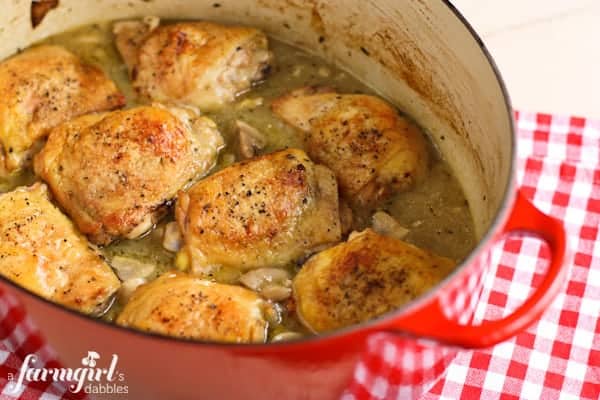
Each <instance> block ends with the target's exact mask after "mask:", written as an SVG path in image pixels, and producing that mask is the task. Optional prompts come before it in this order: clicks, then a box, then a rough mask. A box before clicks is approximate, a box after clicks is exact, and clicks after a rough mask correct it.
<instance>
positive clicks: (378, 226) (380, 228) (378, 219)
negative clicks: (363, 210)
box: [373, 211, 410, 240]
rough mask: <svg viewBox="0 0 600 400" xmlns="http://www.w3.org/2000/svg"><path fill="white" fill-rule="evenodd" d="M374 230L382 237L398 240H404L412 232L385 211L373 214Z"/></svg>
mask: <svg viewBox="0 0 600 400" xmlns="http://www.w3.org/2000/svg"><path fill="white" fill-rule="evenodd" d="M373 230H374V231H375V232H377V233H379V234H381V235H384V236H389V237H391V238H394V239H398V240H402V239H404V238H405V237H406V235H408V232H410V231H409V230H408V229H406V228H405V227H403V226H402V225H400V224H399V223H398V221H396V220H395V219H394V217H392V216H391V215H390V214H388V213H386V212H384V211H377V212H376V213H375V214H373Z"/></svg>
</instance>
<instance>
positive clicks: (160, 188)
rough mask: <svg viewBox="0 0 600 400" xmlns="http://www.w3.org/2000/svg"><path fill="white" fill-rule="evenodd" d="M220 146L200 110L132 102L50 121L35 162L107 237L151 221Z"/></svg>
mask: <svg viewBox="0 0 600 400" xmlns="http://www.w3.org/2000/svg"><path fill="white" fill-rule="evenodd" d="M222 146H223V138H222V137H221V135H220V133H219V131H218V130H217V127H216V125H215V124H214V122H213V121H212V120H210V119H208V118H206V117H198V116H197V115H195V114H194V113H192V112H190V111H188V110H184V109H180V108H165V107H162V106H158V105H157V106H152V107H149V106H146V107H137V108H132V109H129V110H125V111H114V112H112V113H101V114H90V115H86V116H83V117H80V118H77V119H74V120H72V121H70V122H67V123H65V124H62V125H60V126H58V127H56V128H55V129H54V130H53V131H52V132H51V133H50V135H49V137H48V143H47V144H46V146H45V147H44V149H43V150H42V151H41V152H40V153H39V154H38V155H37V156H36V158H35V165H34V167H35V171H36V173H37V174H38V175H39V176H40V177H42V179H44V180H45V181H46V182H47V183H48V185H49V186H50V189H51V190H52V192H53V194H54V196H55V197H56V199H57V201H58V202H59V203H60V205H61V206H62V207H63V209H64V210H65V211H66V212H67V214H69V215H70V216H71V217H72V218H73V220H74V222H75V224H76V225H77V226H78V227H79V229H80V230H81V231H82V232H83V233H85V234H87V235H88V237H89V238H90V240H91V241H92V242H94V243H96V244H102V245H105V244H108V243H110V242H111V241H113V240H114V239H117V238H121V237H125V238H135V237H138V236H140V235H142V234H143V233H145V232H147V231H148V230H149V229H151V228H152V226H153V225H154V224H155V223H156V222H157V221H158V219H159V218H160V217H161V216H162V215H164V213H165V212H166V210H167V207H168V205H169V204H170V203H171V201H172V200H173V198H174V197H175V196H176V194H177V191H178V190H179V189H181V188H183V187H186V186H187V185H189V184H190V183H191V182H192V181H193V180H195V179H197V178H200V177H202V176H203V175H205V174H206V173H207V172H208V171H209V170H210V169H211V168H212V167H213V166H214V164H215V162H216V158H217V154H218V152H219V150H220V149H221V147H222Z"/></svg>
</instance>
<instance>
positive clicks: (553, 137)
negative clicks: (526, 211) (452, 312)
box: [0, 113, 600, 400]
mask: <svg viewBox="0 0 600 400" xmlns="http://www.w3.org/2000/svg"><path fill="white" fill-rule="evenodd" d="M516 117H517V121H518V130H519V156H518V181H519V184H520V185H521V186H522V187H523V189H524V191H525V194H526V195H527V196H528V197H529V198H531V199H533V202H534V203H535V205H536V206H537V207H538V208H539V209H540V210H542V211H543V212H545V213H547V214H550V215H553V216H555V217H557V218H559V219H561V220H563V221H564V224H565V227H566V229H567V231H568V236H569V242H568V243H569V247H570V250H571V251H570V253H571V257H570V258H569V259H568V260H567V263H569V266H570V270H569V276H568V281H567V282H566V283H565V285H564V290H563V292H562V293H561V294H560V295H559V296H558V298H557V299H556V300H555V301H554V303H553V304H552V306H551V307H550V308H549V309H548V310H547V311H546V313H545V314H544V315H543V317H542V319H541V320H540V321H539V322H538V323H536V324H535V325H534V326H532V327H531V328H529V329H528V330H527V331H526V332H524V333H522V334H520V335H518V336H517V337H515V338H514V339H512V340H509V341H507V342H504V343H502V344H500V345H497V346H495V347H493V348H491V349H487V350H479V351H459V352H458V353H457V354H456V356H455V358H453V360H452V362H451V363H450V366H449V367H448V368H447V369H446V371H445V372H444V373H443V374H442V375H441V377H440V378H439V379H438V380H436V381H433V382H431V383H430V384H428V386H427V387H422V388H418V390H419V391H420V392H419V393H415V391H413V393H412V395H415V394H418V395H419V398H421V399H425V400H430V399H469V400H471V399H486V400H487V399H502V400H509V399H526V400H537V399H542V400H550V399H565V400H567V399H573V400H575V399H589V400H598V399H600V236H599V235H598V229H599V226H600V121H591V120H585V119H582V118H568V117H559V116H550V115H545V114H526V113H517V115H516ZM548 256H549V254H548V249H547V247H546V246H545V245H544V244H543V242H540V241H538V240H535V239H532V238H528V237H523V236H511V237H508V238H506V240H504V241H503V242H501V243H499V244H498V245H497V246H496V247H495V249H494V250H493V252H492V254H491V260H492V261H493V263H492V264H493V266H494V267H493V271H492V272H494V271H495V273H492V274H490V278H489V279H488V280H487V281H486V282H485V286H484V290H483V297H482V301H481V303H480V304H479V306H478V308H477V311H476V314H475V320H482V319H497V318H500V317H502V316H504V315H506V314H508V313H509V312H510V311H511V310H514V309H515V308H516V307H517V306H518V305H519V304H521V302H522V301H523V300H524V299H525V298H526V297H527V296H528V294H529V291H530V290H531V288H532V287H535V286H536V285H537V283H538V282H539V281H540V280H541V278H542V276H543V273H544V268H545V267H546V265H547V260H548ZM534 267H535V268H534ZM0 339H1V342H0V389H2V390H1V394H0V399H14V398H18V399H44V400H53V399H72V398H81V396H75V395H73V394H71V393H69V392H68V391H67V390H66V388H65V387H63V386H60V385H50V384H47V383H44V382H37V383H30V384H29V385H28V386H27V387H26V388H24V390H22V391H21V392H20V393H18V394H17V395H10V396H9V395H7V394H6V393H5V392H6V390H5V389H6V385H7V380H6V376H8V374H9V373H13V374H15V373H17V372H18V370H19V368H20V366H21V363H22V361H21V360H22V358H23V357H25V355H27V354H30V353H37V354H38V355H39V356H40V358H41V359H42V360H44V361H45V362H46V363H47V365H48V366H52V365H56V364H57V362H56V356H55V355H54V354H53V353H52V351H51V350H50V349H49V347H48V346H47V345H46V344H45V343H44V342H43V340H42V339H41V337H40V335H39V334H38V333H37V331H36V329H35V326H34V325H33V324H32V323H31V321H29V320H28V319H27V317H26V316H25V313H24V312H23V310H22V309H21V308H20V307H19V305H18V304H16V303H15V302H14V300H12V299H10V298H8V297H7V296H4V295H2V294H1V293H0ZM398 350H399V348H398V347H397V342H396V339H395V338H394V337H393V336H390V335H379V336H378V337H377V338H376V339H375V340H374V341H372V343H371V345H370V346H369V347H368V350H367V352H366V353H365V355H364V357H363V359H362V361H361V362H360V363H359V364H358V365H357V367H356V370H355V374H354V379H353V381H352V382H351V384H350V385H349V388H348V390H347V391H346V392H345V393H344V394H343V396H342V397H343V399H344V400H346V399H348V400H350V399H355V400H363V399H401V398H403V397H402V396H403V393H406V392H403V391H402V388H401V387H400V385H399V384H398V383H397V382H398V377H399V374H400V370H399V357H401V354H400V352H399V351H398ZM437 372H440V371H433V372H432V373H433V374H434V375H435V374H436V373H437ZM415 390H416V389H415Z"/></svg>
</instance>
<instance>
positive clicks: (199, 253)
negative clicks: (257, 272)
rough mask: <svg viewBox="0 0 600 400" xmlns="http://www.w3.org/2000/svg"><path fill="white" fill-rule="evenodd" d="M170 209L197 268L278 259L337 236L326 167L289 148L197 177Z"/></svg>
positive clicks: (334, 189) (303, 252)
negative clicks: (174, 206)
mask: <svg viewBox="0 0 600 400" xmlns="http://www.w3.org/2000/svg"><path fill="white" fill-rule="evenodd" d="M175 216H176V219H177V222H178V224H179V227H180V230H181V232H182V233H183V237H184V243H185V244H184V250H183V251H185V252H186V254H187V256H188V257H189V260H190V261H191V265H192V270H193V271H194V272H196V273H207V274H210V272H211V271H212V270H213V268H215V267H219V266H227V267H234V268H239V269H241V270H248V269H253V268H260V267H271V266H280V265H284V264H287V263H289V262H291V261H294V260H297V259H298V258H300V257H303V256H305V255H306V254H308V253H310V252H312V251H314V250H316V249H317V248H319V247H321V246H324V245H327V244H331V243H335V242H337V241H339V240H340V236H341V232H340V229H341V228H340V219H339V210H338V193H337V184H336V181H335V177H334V175H333V173H332V172H331V171H329V170H328V169H327V168H325V167H323V166H320V165H316V164H314V163H313V162H312V161H311V160H310V159H309V158H308V157H307V156H306V154H305V153H304V152H303V151H301V150H296V149H289V150H283V151H279V152H276V153H272V154H268V155H265V156H262V157H258V158H254V159H252V160H249V161H244V162H240V163H237V164H234V165H232V166H230V167H227V168H225V169H223V170H221V171H220V172H218V173H216V174H214V175H212V176H209V177H208V178H206V179H204V180H202V181H200V182H198V183H196V184H195V185H194V186H193V187H192V188H191V189H190V190H189V191H188V192H183V191H182V192H180V193H179V197H178V200H177V206H176V208H175Z"/></svg>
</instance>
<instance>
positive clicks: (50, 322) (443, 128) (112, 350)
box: [0, 0, 566, 399]
mask: <svg viewBox="0 0 600 400" xmlns="http://www.w3.org/2000/svg"><path fill="white" fill-rule="evenodd" d="M31 3H32V2H31V0H13V1H10V2H4V4H3V6H2V12H0V57H1V58H4V57H7V56H10V55H11V54H13V53H14V52H15V51H17V49H19V48H25V47H27V46H28V45H30V44H31V43H33V42H35V41H37V40H39V39H42V38H44V37H46V36H48V35H51V34H54V33H57V32H60V31H64V30H66V29H69V28H72V27H75V26H78V25H81V24H88V23H92V22H95V21H98V20H107V19H118V18H127V17H136V16H144V15H157V16H160V17H163V18H180V19H181V18H186V19H211V20H216V21H222V22H232V23H234V22H235V23H243V24H247V25H252V26H256V27H259V28H262V29H264V30H266V31H267V32H268V33H270V34H271V35H273V36H275V37H278V38H280V39H282V40H284V41H286V42H289V43H292V44H295V45H297V46H299V47H302V48H304V49H307V50H309V51H311V52H313V53H317V54H320V55H322V56H323V57H326V58H327V59H329V60H331V61H334V62H335V63H337V64H338V65H339V66H341V67H343V68H345V69H346V70H348V71H350V72H351V73H353V74H354V75H356V76H357V77H359V78H360V79H361V80H363V81H364V82H366V83H368V84H369V85H371V86H372V87H374V88H376V89H378V90H379V91H380V93H381V95H382V96H385V97H386V98H388V99H389V100H391V101H392V102H394V103H395V104H397V105H398V107H399V108H400V109H402V110H405V111H406V112H407V113H408V114H410V115H411V116H412V117H414V118H415V119H416V120H417V121H418V122H419V123H420V125H422V126H423V127H425V128H426V130H427V131H428V132H429V133H430V135H431V137H432V139H433V141H434V142H435V144H436V145H437V146H438V148H439V150H440V151H441V152H442V154H443V155H444V157H445V158H446V160H447V161H448V162H449V164H450V165H451V166H452V167H453V169H454V171H455V173H456V175H457V178H458V179H459V181H460V182H461V184H462V186H463V188H464V190H465V192H466V197H467V199H468V201H469V205H470V208H471V212H472V215H473V218H474V223H475V230H476V235H477V237H478V239H479V245H478V246H477V248H476V249H475V250H473V252H472V254H471V255H470V256H469V257H468V258H467V259H466V260H465V261H464V262H463V263H462V264H461V265H460V266H459V267H458V268H457V269H456V271H455V272H454V273H453V274H452V275H451V276H449V277H448V278H447V279H446V280H444V281H443V282H441V283H440V284H439V285H437V287H436V288H434V289H433V290H431V291H430V292H429V293H428V294H427V295H425V296H423V297H422V298H419V299H417V300H415V301H414V302H412V303H410V304H408V305H407V306H405V307H402V308H401V309H398V310H396V311H394V312H391V313H388V314H386V315H384V316H382V317H381V318H379V319H377V320H374V321H370V322H368V323H364V324H362V325H360V326H354V327H351V328H348V329H345V330H343V331H339V332H335V333H332V334H328V335H323V336H320V337H313V338H308V339H305V340H302V341H298V342H293V343H289V344H269V345H227V344H214V343H198V342H190V341H185V340H177V339H171V338H165V337H159V336H154V335H149V334H142V333H137V332H134V331H131V330H127V329H123V328H119V327H117V326H113V325H109V324H107V323H103V322H100V321H97V320H95V319H92V318H89V317H85V316H82V315H79V314H77V313H75V312H72V311H69V310H66V309H64V308H62V307H60V306H57V305H54V304H52V303H50V302H48V301H45V300H43V299H41V298H39V297H37V296H35V295H33V294H31V293H29V292H27V291H25V290H23V289H20V288H18V287H16V286H14V285H13V284H11V283H10V282H8V281H6V280H1V281H0V285H1V286H2V288H4V290H6V291H8V292H10V293H11V294H13V295H15V296H16V297H18V298H19V299H20V300H21V301H22V303H23V304H24V305H25V308H26V310H27V312H28V313H29V315H31V316H32V317H33V319H34V321H35V322H36V323H37V325H38V326H39V327H40V328H41V330H42V332H43V333H44V334H45V336H46V338H47V339H48V340H49V341H50V343H51V344H52V345H53V347H54V348H55V349H56V350H57V351H58V353H59V355H60V357H61V359H62V361H63V362H64V363H65V364H67V365H68V366H73V367H80V366H81V358H82V357H83V356H85V355H86V354H87V352H88V351H89V350H93V351H96V352H98V353H99V354H101V355H102V356H103V357H104V358H105V360H106V359H109V358H110V357H111V355H112V354H117V355H118V356H119V365H118V368H119V371H121V372H123V373H124V375H125V377H126V382H125V383H126V384H128V386H129V395H128V396H126V398H131V399H192V398H202V399H238V398H239V399H245V398H254V397H256V396H260V397H261V398H262V399H300V398H301V399H333V398H337V397H339V395H340V394H341V392H342V390H343V388H344V387H345V385H346V384H347V383H348V382H349V381H350V379H351V375H352V371H353V367H354V365H355V363H356V361H357V359H358V357H359V355H360V353H361V351H363V350H364V348H365V345H366V343H367V339H368V338H369V337H370V336H372V335H373V334H375V333H377V332H382V331H386V332H395V333H398V336H399V337H400V338H401V340H402V341H404V342H405V343H406V344H407V349H408V348H409V347H411V346H410V344H411V343H413V344H414V343H416V342H415V338H416V337H420V338H429V339H433V341H434V342H438V343H439V342H441V343H445V344H451V345H457V346H464V347H483V346H489V345H493V344H495V343H498V342H500V341H502V340H505V339H507V338H510V337H511V336H513V335H515V334H516V333H517V332H519V331H521V330H523V329H524V328H525V327H527V326H528V325H529V324H530V323H532V322H533V321H535V320H536V319H537V318H539V316H540V314H541V313H542V311H543V310H544V309H545V308H546V307H547V306H548V305H549V303H550V302H551V300H552V299H553V297H554V296H555V295H556V294H557V292H558V290H559V289H560V285H561V282H562V281H564V279H563V278H564V275H565V269H566V268H564V267H563V266H562V260H563V257H564V252H565V234H564V231H563V228H562V227H561V225H560V223H559V222H557V221H556V220H554V219H552V218H550V217H548V216H545V215H543V214H541V213H540V212H539V211H537V210H536V209H535V208H534V207H533V206H532V205H531V204H530V203H529V202H528V200H526V199H525V198H524V197H523V196H522V195H520V194H519V193H518V191H517V190H516V187H515V181H514V179H515V171H514V170H515V155H516V152H515V142H516V137H515V132H514V127H513V122H512V121H513V120H512V111H511V108H510V104H509V99H508V96H507V93H506V90H505V88H504V86H503V83H502V80H501V78H500V76H499V74H498V71H497V70H496V68H495V66H494V64H493V61H492V59H491V58H490V56H489V54H488V53H487V51H486V49H485V48H484V46H483V44H482V43H481V40H480V39H479V38H478V37H477V35H476V34H475V33H474V32H473V30H472V29H471V27H470V26H469V25H468V24H467V23H466V21H465V20H464V19H463V18H462V17H461V16H460V14H459V13H458V12H457V11H456V10H455V9H454V8H453V6H452V5H451V4H449V3H448V2H447V1H443V0H428V1H422V0H378V1H375V0H336V1H333V0H329V1H326V0H304V1H303V0H285V1H283V0H128V1H125V0H60V2H59V4H57V7H56V8H54V9H53V10H51V11H50V12H49V13H48V14H47V15H46V16H45V18H44V19H43V21H42V22H41V23H40V24H39V25H38V26H37V27H35V28H33V27H32V24H31V16H30V12H31ZM519 230H525V231H529V232H533V233H536V234H538V235H539V236H541V237H542V238H543V239H545V240H546V241H547V242H548V244H549V246H550V249H551V251H552V261H551V263H550V266H549V268H548V271H547V273H546V275H545V278H544V280H543V282H542V283H541V285H540V286H539V287H538V288H537V289H536V290H535V291H534V292H533V294H532V295H531V297H530V298H529V299H528V300H526V301H525V302H524V304H523V305H522V306H520V307H519V308H518V309H517V310H515V311H514V312H513V313H512V314H510V315H509V316H507V317H505V318H503V319H501V320H497V321H492V322H485V323H483V324H480V325H473V323H472V317H473V313H474V309H475V306H476V304H477V300H478V297H479V293H480V289H481V284H482V283H481V282H482V281H483V277H484V276H485V274H486V272H487V270H488V269H487V267H488V261H489V260H488V257H487V255H488V249H489V247H490V245H492V244H493V243H494V242H495V241H496V240H498V239H499V238H500V237H501V236H502V235H504V234H506V233H508V232H514V231H519ZM407 351H408V350H407ZM406 373H407V374H410V373H411V371H408V370H407V371H406ZM111 397H112V398H114V396H109V398H111Z"/></svg>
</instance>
